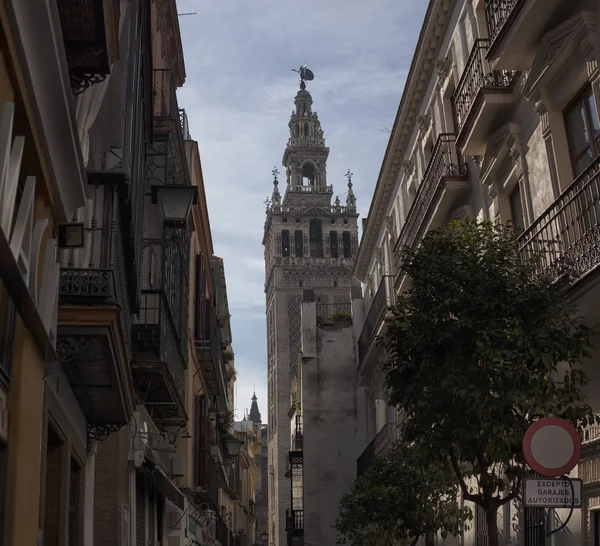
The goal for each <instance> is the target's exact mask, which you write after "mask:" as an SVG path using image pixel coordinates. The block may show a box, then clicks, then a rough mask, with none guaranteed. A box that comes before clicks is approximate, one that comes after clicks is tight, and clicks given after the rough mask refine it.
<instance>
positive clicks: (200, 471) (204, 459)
mask: <svg viewBox="0 0 600 546" xmlns="http://www.w3.org/2000/svg"><path fill="white" fill-rule="evenodd" d="M196 461H197V462H196V464H197V483H196V484H195V485H196V488H197V490H195V491H194V494H195V496H196V497H197V498H199V499H200V500H201V501H202V502H207V503H208V504H210V505H211V507H212V509H213V510H215V509H216V508H217V507H218V506H219V469H218V468H217V464H216V463H215V460H214V459H213V457H212V454H211V452H210V449H208V447H201V448H200V450H199V452H198V453H196Z"/></svg>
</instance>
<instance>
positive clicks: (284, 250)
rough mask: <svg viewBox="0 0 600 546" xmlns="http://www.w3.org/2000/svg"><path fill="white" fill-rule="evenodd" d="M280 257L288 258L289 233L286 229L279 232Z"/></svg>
mask: <svg viewBox="0 0 600 546" xmlns="http://www.w3.org/2000/svg"><path fill="white" fill-rule="evenodd" d="M281 255H282V256H283V257H284V258H289V257H290V232H289V231H288V230H287V229H284V230H283V231H282V232H281Z"/></svg>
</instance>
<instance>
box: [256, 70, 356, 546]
mask: <svg viewBox="0 0 600 546" xmlns="http://www.w3.org/2000/svg"><path fill="white" fill-rule="evenodd" d="M303 74H304V73H303ZM294 106H295V108H294V111H293V112H292V116H291V119H290V122H289V128H290V138H289V140H288V143H287V146H286V149H285V152H284V155H283V160H282V163H283V166H284V168H285V182H286V183H285V189H284V195H283V197H282V196H281V193H280V191H279V180H278V172H277V170H274V175H275V176H274V190H273V195H272V198H271V201H270V202H269V203H268V206H267V219H266V223H265V234H264V240H263V244H264V246H265V270H266V284H265V292H266V301H267V304H266V315H267V355H268V412H269V415H268V427H269V441H268V461H269V492H268V499H269V513H268V517H269V529H268V533H269V543H270V544H274V545H276V546H283V545H285V544H286V543H287V540H288V537H287V536H286V529H289V530H290V532H292V533H295V534H296V535H298V536H301V534H302V532H303V529H302V527H303V501H302V492H301V486H300V488H298V487H296V490H295V493H294V494H293V499H292V486H291V482H290V478H289V472H288V471H290V472H291V470H290V452H291V451H297V450H295V449H294V447H293V445H292V427H291V424H290V415H292V414H293V417H294V419H296V416H297V417H298V418H299V419H301V418H302V413H301V409H298V410H297V408H299V406H300V403H301V400H300V398H299V390H298V378H299V376H298V362H299V359H300V358H301V356H300V353H301V349H302V348H301V343H302V340H301V306H302V295H303V291H304V290H306V289H312V290H314V294H315V298H316V301H317V302H318V303H319V304H320V310H321V312H322V313H323V317H319V318H326V317H328V316H333V315H339V316H346V317H349V316H351V314H352V308H351V299H350V291H351V288H352V286H354V284H355V281H353V280H352V275H351V273H352V266H353V263H354V257H355V255H356V248H357V218H358V214H357V212H356V199H355V197H354V193H353V191H352V182H351V175H350V174H349V180H348V192H347V198H346V203H345V204H344V205H342V204H341V203H340V200H339V198H336V199H335V201H334V202H332V198H333V186H331V185H328V184H327V172H326V167H327V157H328V155H329V148H328V147H327V146H326V144H325V139H324V137H323V130H322V128H321V123H320V121H319V118H318V115H317V113H316V112H313V110H312V97H311V95H310V93H309V92H308V91H307V90H306V83H305V81H304V78H303V79H302V82H301V86H300V90H299V91H298V93H297V95H296V97H295V99H294ZM295 426H296V425H295V422H294V431H295V430H296V429H295ZM300 454H301V452H300ZM298 457H300V455H298V456H297V457H296V458H298ZM300 458H301V457H300ZM294 464H296V466H298V465H299V464H300V463H299V462H296V463H294ZM286 514H289V516H287V515H286Z"/></svg>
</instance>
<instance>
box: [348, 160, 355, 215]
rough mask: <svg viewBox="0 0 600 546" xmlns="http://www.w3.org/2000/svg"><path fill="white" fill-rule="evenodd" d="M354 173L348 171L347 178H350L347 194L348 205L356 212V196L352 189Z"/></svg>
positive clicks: (349, 209) (351, 210) (350, 209)
mask: <svg viewBox="0 0 600 546" xmlns="http://www.w3.org/2000/svg"><path fill="white" fill-rule="evenodd" d="M353 176H354V173H351V172H350V169H348V172H347V173H346V178H347V179H348V194H347V196H346V207H347V208H348V211H350V212H356V197H355V196H354V191H353V190H352V177H353Z"/></svg>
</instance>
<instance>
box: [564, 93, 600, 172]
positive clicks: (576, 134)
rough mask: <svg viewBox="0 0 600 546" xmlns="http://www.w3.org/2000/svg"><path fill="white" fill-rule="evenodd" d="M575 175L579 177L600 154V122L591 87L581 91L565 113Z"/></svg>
mask: <svg viewBox="0 0 600 546" xmlns="http://www.w3.org/2000/svg"><path fill="white" fill-rule="evenodd" d="M564 119H565V129H566V131H567V140H568V143H569V154H570V157H571V164H572V166H573V173H574V174H575V177H577V176H579V175H580V174H581V173H582V172H583V171H584V170H585V169H586V168H587V167H588V166H589V165H590V163H592V161H593V160H594V159H595V158H596V157H598V154H599V153H600V122H599V121H598V109H597V107H596V101H595V99H594V94H593V92H592V88H591V86H587V87H586V88H585V89H583V91H581V92H580V93H579V94H578V95H577V97H576V98H575V100H573V102H572V103H571V104H570V105H569V106H568V107H567V109H566V110H565V112H564Z"/></svg>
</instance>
